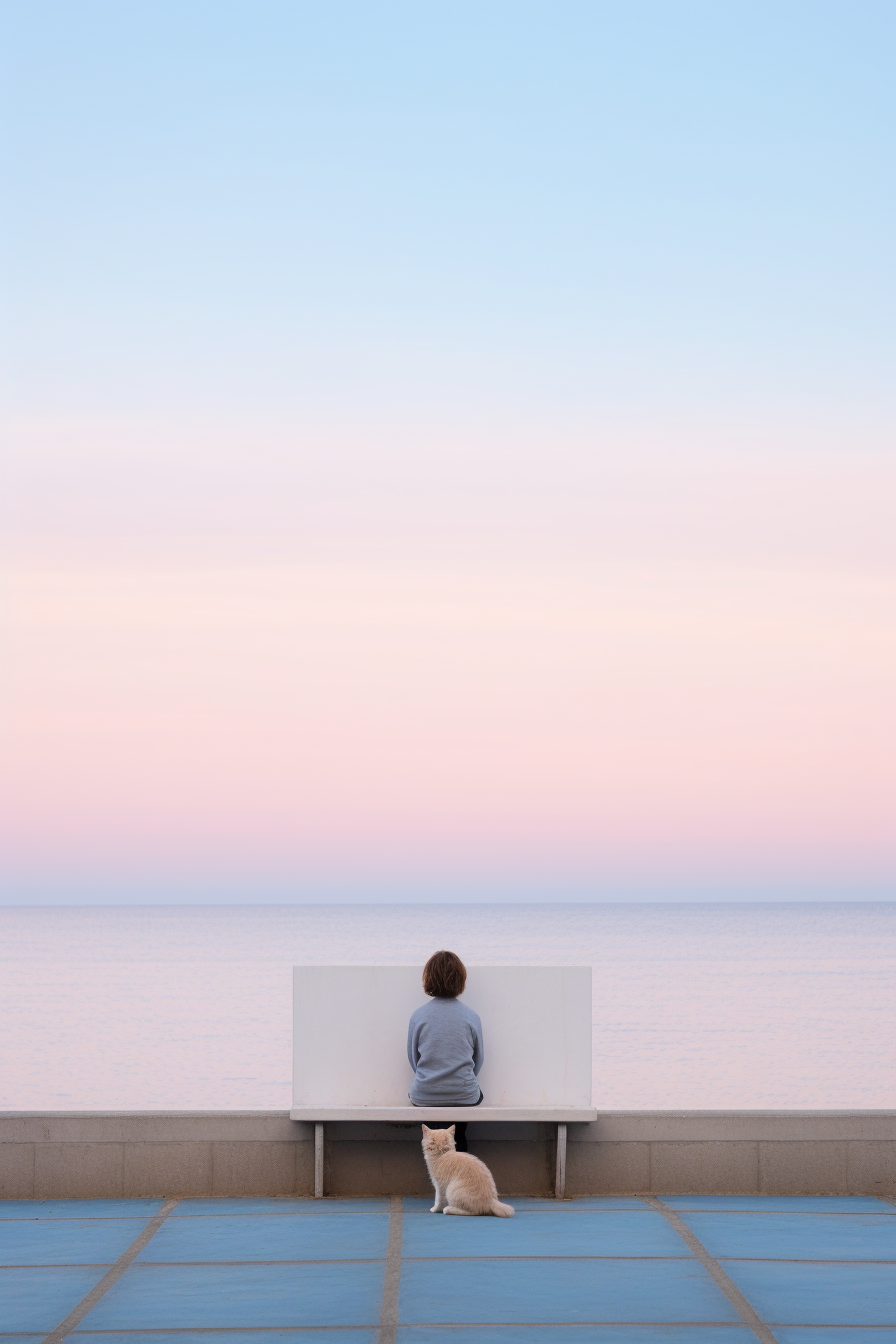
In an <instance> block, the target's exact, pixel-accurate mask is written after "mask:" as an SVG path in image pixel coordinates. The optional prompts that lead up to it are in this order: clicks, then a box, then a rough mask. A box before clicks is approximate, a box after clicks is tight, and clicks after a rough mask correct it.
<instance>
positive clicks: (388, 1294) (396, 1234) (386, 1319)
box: [378, 1195, 403, 1344]
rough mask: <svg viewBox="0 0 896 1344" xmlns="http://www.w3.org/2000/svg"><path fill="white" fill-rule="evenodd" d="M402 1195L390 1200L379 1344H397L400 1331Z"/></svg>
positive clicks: (394, 1196)
mask: <svg viewBox="0 0 896 1344" xmlns="http://www.w3.org/2000/svg"><path fill="white" fill-rule="evenodd" d="M402 1214H403V1205H402V1201H401V1195H393V1196H392V1198H391V1199H390V1200H389V1241H388V1243H387V1245H386V1267H385V1269H384V1271H383V1305H382V1309H381V1311H380V1331H379V1336H378V1340H379V1344H395V1336H396V1332H397V1330H398V1285H399V1283H400V1281H401V1223H402Z"/></svg>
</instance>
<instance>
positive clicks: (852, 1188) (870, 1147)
mask: <svg viewBox="0 0 896 1344" xmlns="http://www.w3.org/2000/svg"><path fill="white" fill-rule="evenodd" d="M846 1185H847V1190H848V1192H849V1194H851V1195H889V1196H890V1197H891V1198H892V1197H893V1196H894V1195H896V1143H894V1142H892V1140H890V1141H889V1142H885V1141H882V1140H876V1141H875V1140H872V1141H871V1142H868V1143H861V1142H859V1143H848V1144H847V1145H846Z"/></svg>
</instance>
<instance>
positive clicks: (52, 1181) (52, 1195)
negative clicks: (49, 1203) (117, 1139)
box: [34, 1143, 124, 1199]
mask: <svg viewBox="0 0 896 1344" xmlns="http://www.w3.org/2000/svg"><path fill="white" fill-rule="evenodd" d="M123 1169H124V1144H123V1143H38V1144H35V1146H34V1195H35V1198H36V1199H121V1198H122V1196H123V1195H124V1183H123V1179H122V1176H123Z"/></svg>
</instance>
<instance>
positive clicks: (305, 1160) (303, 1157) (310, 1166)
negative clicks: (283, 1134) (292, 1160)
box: [293, 1139, 314, 1197]
mask: <svg viewBox="0 0 896 1344" xmlns="http://www.w3.org/2000/svg"><path fill="white" fill-rule="evenodd" d="M293 1146H294V1147H295V1153H296V1186H295V1193H296V1194H297V1195H308V1196H309V1197H310V1196H311V1195H313V1194H314V1142H313V1139H312V1142H311V1143H296V1144H294V1145H293Z"/></svg>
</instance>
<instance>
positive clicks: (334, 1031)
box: [293, 966, 591, 1107]
mask: <svg viewBox="0 0 896 1344" xmlns="http://www.w3.org/2000/svg"><path fill="white" fill-rule="evenodd" d="M421 974H422V967H421V966H296V967H295V968H294V970H293V1105H294V1106H406V1105H409V1104H410V1103H409V1101H408V1088H409V1087H410V1085H411V1079H412V1077H413V1073H412V1070H411V1068H410V1065H409V1064H408V1062H407V1053H406V1046H407V1030H408V1019H409V1018H410V1016H411V1013H412V1012H413V1011H414V1009H415V1008H419V1007H420V1005H421V1004H423V1003H426V1002H427V999H426V995H425V994H424V993H423V990H422V988H421V984H420V980H421ZM463 1001H464V1003H467V1004H469V1006H470V1007H471V1008H473V1009H474V1010H475V1011H476V1012H477V1013H478V1014H479V1016H480V1018H481V1019H482V1032H483V1038H484V1041H485V1064H484V1065H483V1068H482V1072H481V1073H480V1075H479V1081H480V1083H481V1085H482V1090H483V1093H484V1094H485V1102H486V1104H487V1105H489V1106H546V1107H551V1106H556V1107H562V1106H567V1107H573V1106H590V1105H591V967H590V966H471V967H468V975H467V987H466V991H465V993H464V995H463Z"/></svg>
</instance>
